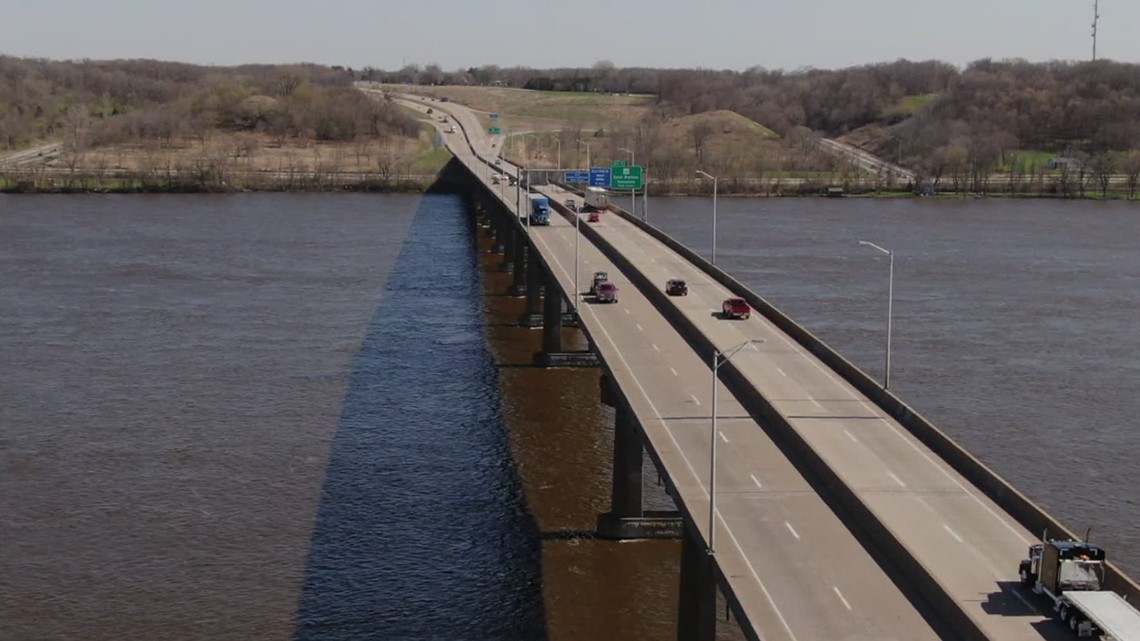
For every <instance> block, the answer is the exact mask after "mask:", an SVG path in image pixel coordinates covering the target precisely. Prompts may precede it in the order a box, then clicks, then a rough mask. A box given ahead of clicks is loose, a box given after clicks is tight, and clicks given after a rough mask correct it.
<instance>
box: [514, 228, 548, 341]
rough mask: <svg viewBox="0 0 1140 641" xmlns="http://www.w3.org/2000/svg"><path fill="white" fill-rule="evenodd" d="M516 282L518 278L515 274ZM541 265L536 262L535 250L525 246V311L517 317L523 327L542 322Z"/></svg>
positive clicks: (536, 325)
mask: <svg viewBox="0 0 1140 641" xmlns="http://www.w3.org/2000/svg"><path fill="white" fill-rule="evenodd" d="M515 281H516V282H518V278H517V275H516V279H515ZM541 298H542V265H540V264H539V263H538V256H537V252H535V251H534V248H533V247H528V248H527V261H526V311H525V312H523V315H522V316H521V317H520V318H519V325H522V326H523V327H538V326H539V325H540V324H541V323H542V300H541Z"/></svg>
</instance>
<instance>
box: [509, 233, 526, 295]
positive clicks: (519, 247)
mask: <svg viewBox="0 0 1140 641" xmlns="http://www.w3.org/2000/svg"><path fill="white" fill-rule="evenodd" d="M514 250H515V256H514V258H515V259H514V263H513V264H512V265H511V268H512V269H511V271H512V275H513V276H514V279H513V281H512V283H511V288H510V295H511V296H525V295H526V292H527V287H526V264H527V262H528V258H527V254H528V253H529V250H528V249H527V243H526V241H525V240H524V239H523V238H522V235H521V234H520V235H517V236H516V237H515V247H514Z"/></svg>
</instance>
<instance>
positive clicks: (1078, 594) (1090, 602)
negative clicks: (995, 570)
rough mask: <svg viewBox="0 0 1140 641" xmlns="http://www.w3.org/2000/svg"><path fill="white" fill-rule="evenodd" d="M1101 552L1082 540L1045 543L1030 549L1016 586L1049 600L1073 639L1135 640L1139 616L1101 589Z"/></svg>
mask: <svg viewBox="0 0 1140 641" xmlns="http://www.w3.org/2000/svg"><path fill="white" fill-rule="evenodd" d="M1104 571H1105V553H1104V549H1103V548H1101V547H1100V546H1097V545H1092V544H1090V543H1088V542H1081V541H1056V540H1045V541H1042V542H1041V543H1037V544H1035V545H1031V546H1030V547H1029V558H1028V559H1024V560H1023V561H1022V562H1021V566H1020V568H1019V574H1020V576H1021V583H1022V584H1023V585H1025V586H1026V587H1029V588H1031V589H1032V590H1033V591H1034V592H1036V593H1037V594H1042V595H1045V596H1046V597H1048V598H1049V599H1050V600H1051V601H1052V603H1053V611H1054V612H1055V613H1056V615H1057V618H1058V619H1059V620H1060V621H1061V623H1063V624H1065V625H1067V626H1069V629H1070V630H1072V631H1073V632H1074V633H1076V635H1077V636H1078V637H1083V638H1088V637H1096V636H1100V637H1101V638H1102V639H1103V640H1104V641H1140V612H1137V611H1136V608H1134V607H1132V605H1131V604H1129V603H1128V602H1127V601H1125V600H1124V598H1123V597H1121V596H1120V595H1119V594H1117V593H1115V592H1112V591H1111V590H1105V589H1104V587H1103V586H1104Z"/></svg>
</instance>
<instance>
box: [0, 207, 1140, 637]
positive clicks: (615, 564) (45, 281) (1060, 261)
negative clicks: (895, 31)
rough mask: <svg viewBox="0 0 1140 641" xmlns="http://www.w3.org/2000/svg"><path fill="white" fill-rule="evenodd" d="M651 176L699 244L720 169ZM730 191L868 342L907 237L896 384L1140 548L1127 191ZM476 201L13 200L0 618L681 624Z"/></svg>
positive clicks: (725, 252)
mask: <svg viewBox="0 0 1140 641" xmlns="http://www.w3.org/2000/svg"><path fill="white" fill-rule="evenodd" d="M650 206H651V215H652V216H653V219H654V221H655V222H657V223H658V224H660V225H662V226H663V227H664V228H665V229H666V230H667V231H669V232H670V233H673V234H674V235H676V236H677V237H678V238H680V239H681V240H683V241H684V242H686V243H689V244H691V245H692V246H694V247H696V248H698V249H703V248H707V246H708V245H707V241H708V237H709V232H708V230H709V222H710V216H709V213H710V210H711V202H710V201H708V200H702V199H676V200H670V199H654V200H653V201H652V202H651V204H650ZM719 209H720V211H719V225H720V241H721V244H720V246H719V248H718V249H719V252H718V253H719V262H720V263H721V264H722V265H723V266H724V267H726V268H727V269H728V270H729V271H730V272H732V273H734V274H736V275H737V276H739V277H741V278H742V279H743V280H744V281H745V282H747V283H749V284H750V285H752V286H753V287H754V288H756V289H757V290H758V291H760V292H761V293H762V294H764V295H765V296H768V297H770V298H771V299H772V300H773V301H774V302H775V303H776V304H777V305H779V306H781V307H782V308H783V309H785V310H786V311H787V312H789V313H791V314H792V315H793V316H794V317H795V318H797V319H798V320H801V321H802V322H804V323H805V324H806V325H807V326H808V327H810V328H811V329H813V330H814V331H817V332H818V333H819V334H821V335H822V336H823V337H824V338H825V339H826V340H828V341H829V342H831V343H832V344H834V345H835V346H836V347H838V348H839V349H840V350H841V351H843V352H844V353H845V354H846V355H848V356H849V357H850V358H852V359H853V360H855V362H856V363H858V364H859V365H860V366H862V367H864V368H865V369H867V370H868V371H870V372H871V373H872V374H874V375H878V374H879V373H880V372H881V368H882V359H881V357H882V344H883V343H882V338H883V325H884V322H883V321H884V319H885V312H886V300H885V296H886V261H885V260H884V259H883V258H881V257H879V256H878V255H876V254H875V253H874V252H873V251H871V250H869V249H867V248H865V247H860V246H859V245H858V244H857V241H858V240H861V239H863V240H870V241H873V242H876V243H879V244H881V245H884V246H886V247H889V248H892V249H894V250H895V251H897V252H898V257H897V261H896V306H895V330H896V333H895V353H894V364H893V370H892V387H893V388H895V389H896V390H897V391H898V392H899V393H900V394H901V395H902V396H903V397H904V398H905V399H906V400H907V401H909V402H910V403H911V404H912V405H914V406H915V407H917V408H918V409H919V410H920V411H922V412H924V413H926V414H927V415H929V416H930V417H931V418H932V419H934V420H935V421H936V422H937V423H938V424H939V425H941V426H942V427H943V428H944V429H946V430H947V431H948V432H950V433H951V434H953V435H955V436H956V437H957V438H959V439H961V441H962V442H963V443H964V444H965V445H966V446H967V447H969V448H970V449H971V450H972V451H973V452H975V453H976V454H978V455H980V456H981V457H982V458H983V459H985V460H986V461H987V462H988V463H989V464H991V465H992V466H994V467H995V468H997V469H998V470H999V471H1000V472H1001V473H1002V474H1003V475H1005V476H1006V477H1007V478H1009V479H1010V480H1012V481H1013V482H1014V483H1015V484H1016V485H1017V486H1018V487H1019V488H1022V489H1024V490H1026V491H1027V492H1028V493H1029V494H1030V495H1032V496H1033V497H1034V498H1035V499H1037V500H1038V501H1040V502H1042V503H1043V504H1045V505H1046V506H1047V507H1048V508H1049V509H1051V510H1053V511H1055V512H1056V513H1058V514H1059V515H1061V516H1062V517H1063V518H1065V519H1066V520H1067V521H1068V522H1069V523H1070V524H1072V525H1073V527H1074V528H1082V529H1083V527H1084V526H1086V525H1093V526H1095V527H1096V530H1094V538H1097V539H1099V540H1100V541H1101V542H1103V543H1105V544H1106V545H1109V546H1110V549H1111V551H1112V553H1114V555H1115V556H1116V558H1117V559H1118V560H1120V561H1121V562H1122V563H1123V565H1124V566H1125V567H1126V568H1128V569H1129V570H1130V571H1131V572H1132V573H1133V574H1134V575H1135V574H1140V531H1138V527H1137V525H1136V524H1137V523H1140V505H1138V499H1140V497H1138V493H1140V492H1138V490H1137V487H1138V486H1137V484H1136V483H1135V481H1134V478H1135V477H1136V475H1137V472H1138V465H1140V464H1138V463H1137V462H1136V461H1137V458H1138V456H1137V455H1138V453H1140V447H1138V446H1140V431H1138V430H1136V429H1135V428H1134V423H1135V420H1134V414H1135V413H1136V410H1137V404H1138V402H1140V401H1137V398H1138V395H1137V381H1138V380H1140V378H1138V376H1137V374H1138V373H1140V372H1138V371H1137V370H1138V369H1140V366H1138V365H1137V364H1136V359H1135V354H1136V353H1137V352H1138V349H1140V335H1138V333H1137V332H1136V331H1135V329H1134V326H1135V319H1136V318H1137V317H1138V312H1140V302H1138V301H1137V284H1138V283H1140V252H1137V251H1136V247H1137V244H1138V241H1140V218H1138V217H1137V214H1138V213H1140V210H1138V209H1135V208H1133V207H1131V206H1126V205H1123V204H1119V203H1118V204H1100V203H1050V202H1029V201H1026V202H1002V201H978V202H975V201H971V202H962V203H945V202H938V203H932V202H923V201H901V202H894V201H857V200H847V201H838V202H837V201H826V200H807V199H804V200H729V199H722V200H721V201H720V203H719ZM480 233H482V232H480ZM470 234H471V230H470V228H469V226H468V218H467V214H466V213H465V212H464V211H463V209H462V205H461V202H460V201H459V200H458V199H456V198H454V197H450V196H434V195H433V196H424V197H416V196H365V195H344V196H337V195H317V196H306V195H235V196H208V197H198V196H194V197H180V196H161V197H148V196H135V197H113V196H90V197H88V196H73V197H30V198H24V197H0V640H3V641H7V640H8V639H13V640H17V641H25V640H29V641H40V640H43V641H57V640H63V639H68V640H70V639H80V638H81V639H85V640H93V641H95V640H102V639H106V640H109V641H110V640H115V641H120V640H122V639H179V640H183V639H185V640H190V641H193V640H197V639H201V640H210V641H215V640H220V641H224V640H230V639H232V640H235V641H237V640H242V641H245V640H248V639H259V640H260V639H280V640H289V639H296V640H303V641H310V640H311V641H324V640H331V641H340V640H347V639H396V640H401V639H407V640H412V639H428V638H446V639H543V638H550V639H553V640H558V639H579V638H590V639H595V638H607V637H609V636H612V637H618V638H661V639H666V638H671V637H672V635H673V634H674V632H673V625H674V623H673V622H674V620H675V604H676V568H677V546H676V544H675V542H651V543H629V544H619V543H610V542H604V541H598V540H590V539H588V538H584V537H582V535H583V534H588V533H589V531H590V530H591V529H592V527H593V523H594V519H595V517H596V515H597V513H598V512H600V511H603V510H605V509H606V508H607V507H608V501H609V486H608V480H609V479H608V474H609V472H608V465H609V460H610V453H609V451H608V448H609V441H610V438H611V436H610V433H609V432H608V431H607V429H608V425H609V423H610V422H611V421H612V413H611V412H610V411H609V410H607V409H605V408H603V407H601V406H599V405H598V384H597V377H596V372H590V371H586V370H541V371H540V370H534V369H530V368H528V367H527V364H528V363H529V361H530V356H531V353H532V352H533V351H534V350H536V349H539V347H538V339H539V338H540V332H533V331H529V330H525V329H521V328H518V327H517V326H515V325H514V319H515V318H516V317H517V315H518V314H519V313H521V302H520V301H518V300H516V299H510V298H506V297H504V296H502V292H504V291H506V287H507V285H508V284H509V278H508V277H507V276H506V275H504V274H501V273H499V272H498V269H497V263H498V262H500V261H499V260H498V259H497V258H496V257H493V256H492V257H489V256H487V255H486V254H485V253H484V254H483V255H482V256H481V260H479V258H480V256H479V255H477V254H476V253H475V251H476V250H475V249H474V245H475V244H474V243H473V242H472V237H471V235H470ZM483 246H484V249H485V246H486V242H485V239H484V240H483ZM480 270H482V273H480ZM480 279H482V285H480ZM484 292H485V293H486V294H487V296H486V297H484V295H483V294H484ZM488 321H489V322H490V326H489V327H488V326H485V322H488ZM567 331H568V344H571V345H574V344H577V343H575V342H574V341H580V337H577V338H575V337H576V336H577V334H575V333H574V332H573V330H567ZM492 354H494V359H492ZM516 468H517V469H518V473H516ZM517 476H520V477H521V481H522V483H521V485H520V479H519V478H516V477H517ZM646 480H647V493H648V495H647V496H648V499H647V500H648V501H649V502H650V504H654V501H655V500H656V499H660V496H659V495H660V493H661V492H660V490H659V489H657V488H655V487H654V479H653V475H652V472H651V471H649V472H648V473H647V475H646ZM521 487H526V488H527V489H526V491H527V499H528V500H524V499H523V497H522V494H521ZM532 514H533V515H532ZM630 595H637V597H636V598H631V596H630Z"/></svg>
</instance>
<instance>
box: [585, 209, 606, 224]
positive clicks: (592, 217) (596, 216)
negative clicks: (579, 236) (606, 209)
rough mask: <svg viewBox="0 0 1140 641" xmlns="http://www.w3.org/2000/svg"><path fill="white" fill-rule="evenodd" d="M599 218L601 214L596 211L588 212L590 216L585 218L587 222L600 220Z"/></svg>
mask: <svg viewBox="0 0 1140 641" xmlns="http://www.w3.org/2000/svg"><path fill="white" fill-rule="evenodd" d="M601 220H602V215H601V214H599V213H598V212H596V211H593V212H590V216H589V217H588V218H586V222H588V223H596V222H600V221H601Z"/></svg>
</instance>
